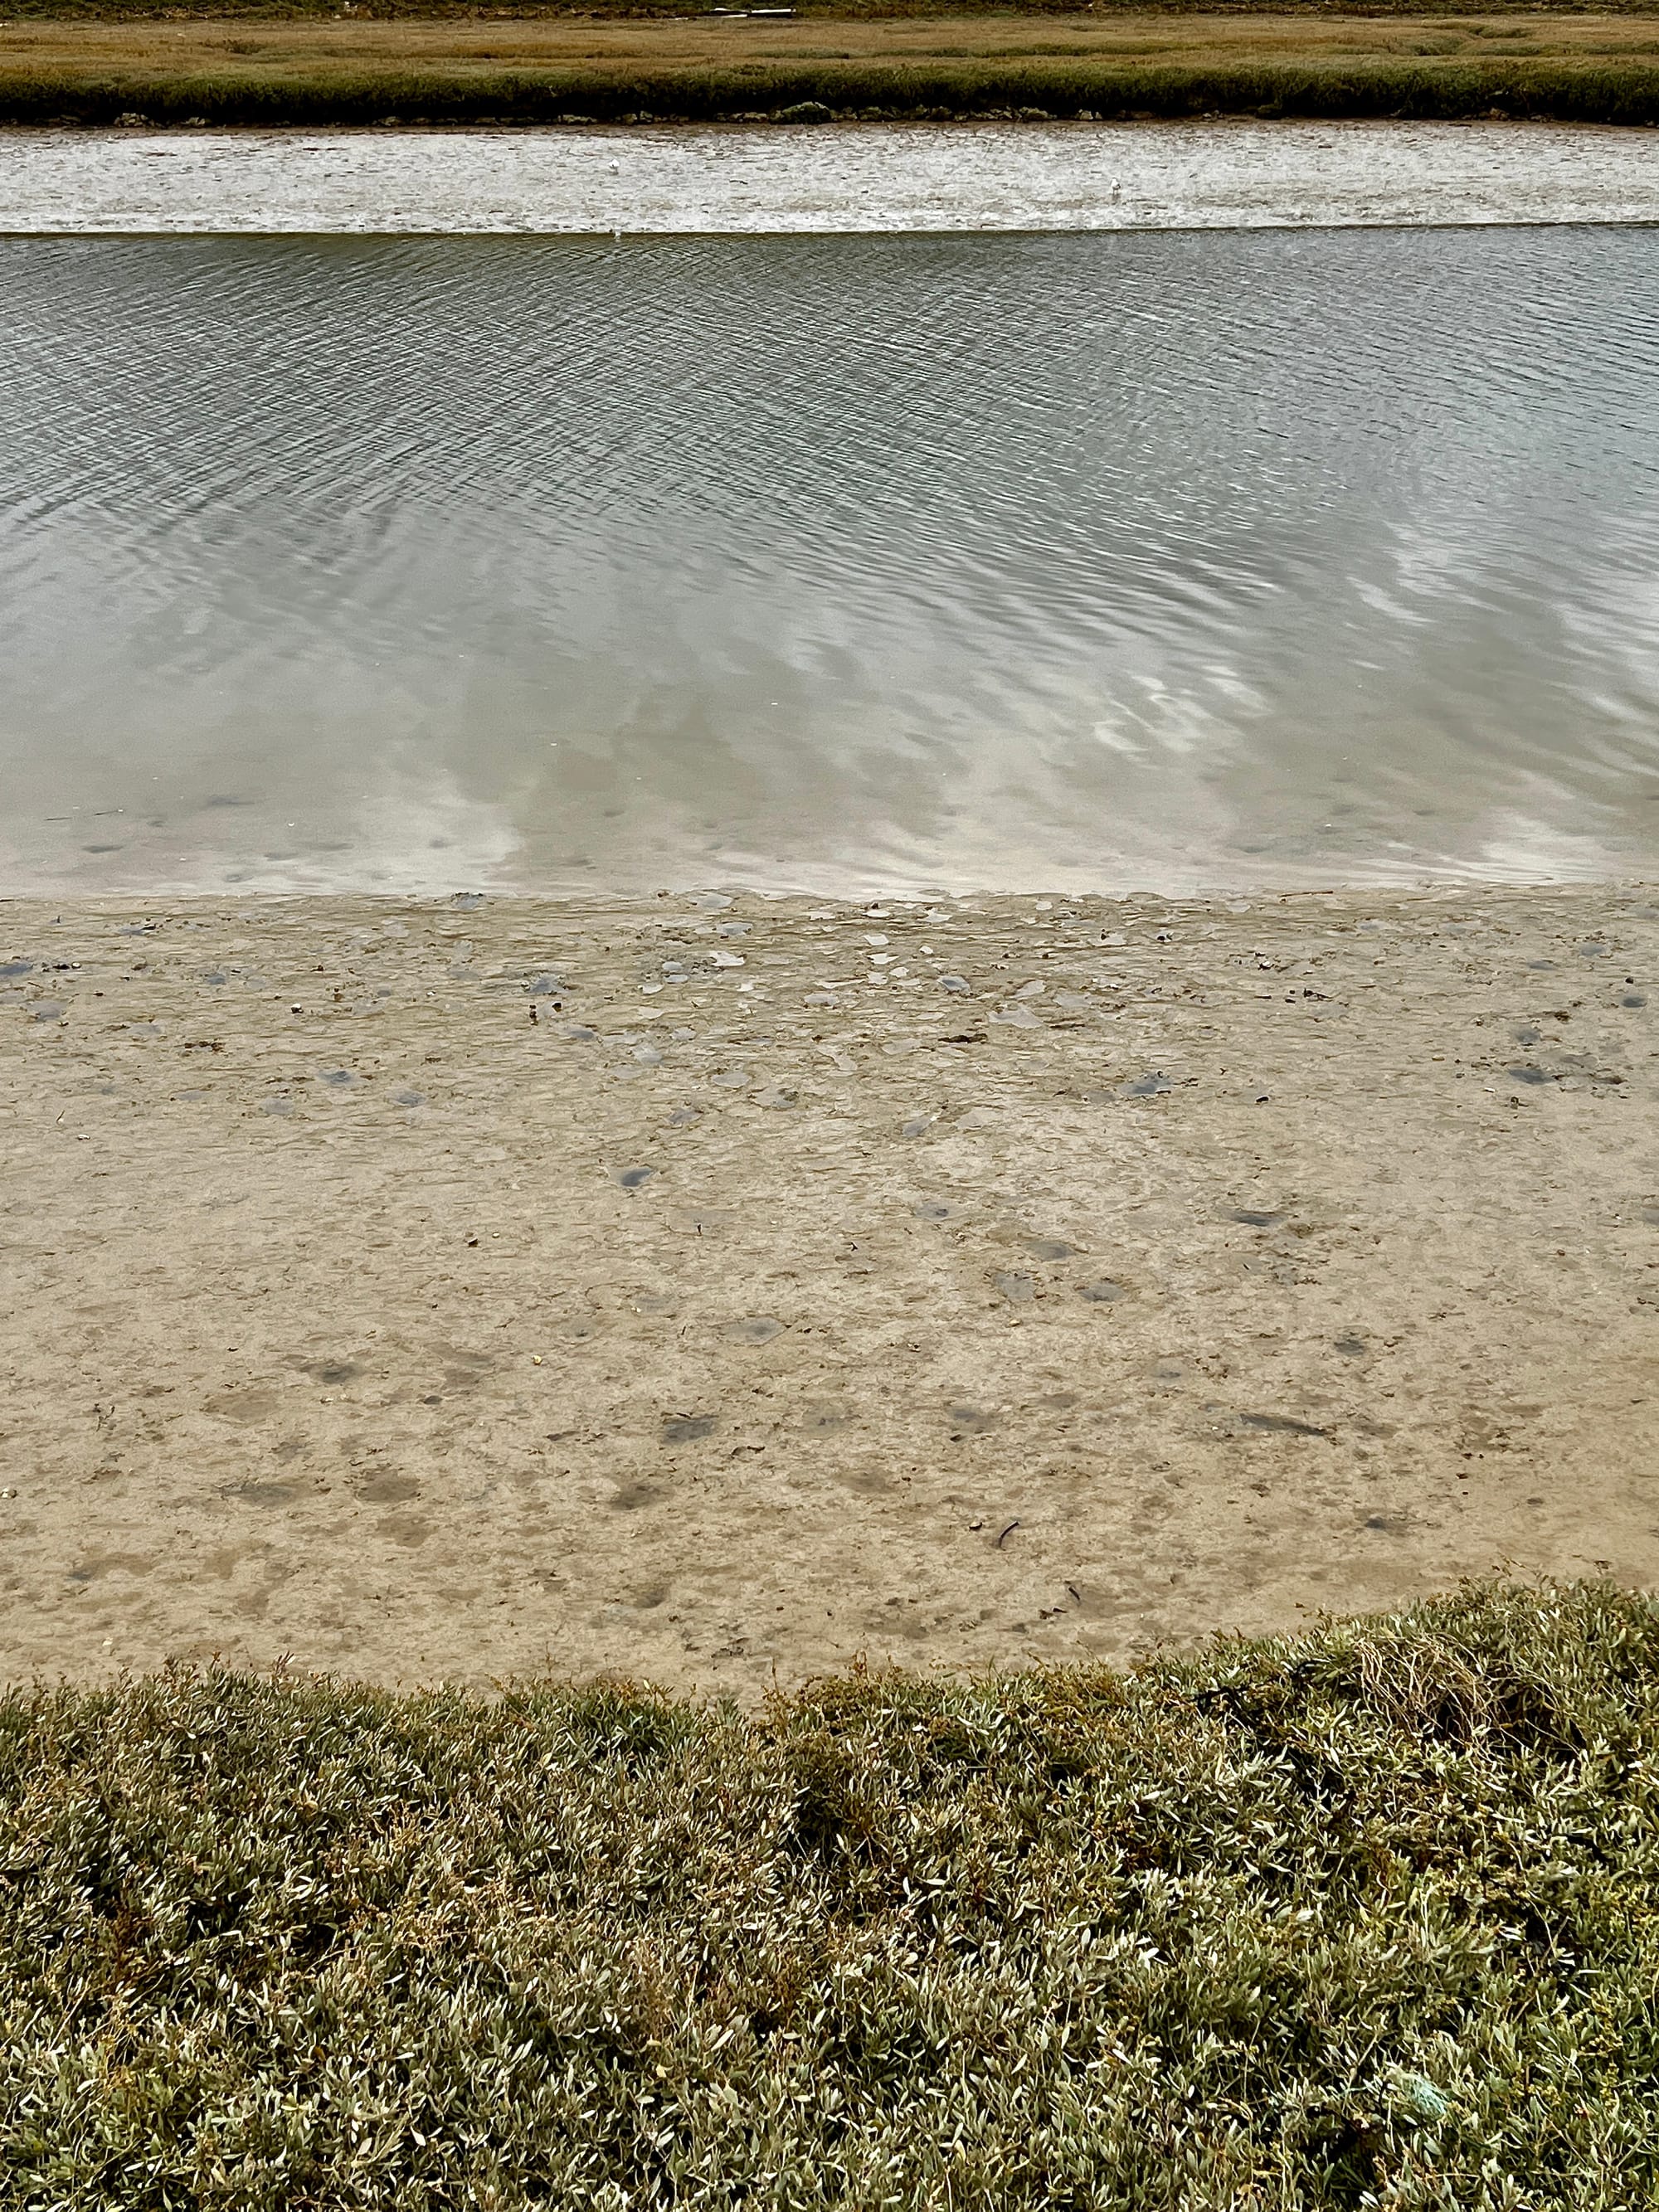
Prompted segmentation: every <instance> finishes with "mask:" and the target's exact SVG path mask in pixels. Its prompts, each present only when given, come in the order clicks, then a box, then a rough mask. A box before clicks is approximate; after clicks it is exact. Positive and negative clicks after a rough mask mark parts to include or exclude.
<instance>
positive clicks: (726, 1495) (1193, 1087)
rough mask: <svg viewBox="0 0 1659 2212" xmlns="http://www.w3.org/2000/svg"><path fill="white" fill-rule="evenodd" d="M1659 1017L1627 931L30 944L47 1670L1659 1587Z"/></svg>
mask: <svg viewBox="0 0 1659 2212" xmlns="http://www.w3.org/2000/svg"><path fill="white" fill-rule="evenodd" d="M1656 953H1659V903H1656V902H1654V900H1653V898H1652V897H1651V896H1647V895H1644V894H1643V893H1641V892H1639V891H1636V890H1628V889H1626V890H1582V889H1571V890H1538V891H1518V892H1517V891H1512V890H1503V891H1484V890H1483V891H1479V892H1474V893H1469V892H1463V893H1460V894H1457V895H1455V896H1453V895H1437V896H1426V895H1424V896H1400V895H1387V896H1380V897H1379V896H1368V897H1360V896H1346V895H1344V896H1318V895H1305V896H1297V897H1295V898H1291V899H1285V900H1260V899H1258V900H1256V901H1255V902H1252V903H1250V904H1248V905H1247V904H1245V903H1244V902H1242V901H1235V902H1231V903H1229V902H1179V903H1166V902H1160V901H1152V900H1140V901H1135V902H1125V903H1117V902H1088V901H1073V902H1040V901H1036V900H1033V899H1029V898H1028V899H1018V900H1016V899H997V900H991V899H979V900H969V901H966V902H941V903H940V904H939V905H937V906H934V907H932V908H929V907H923V906H912V907H900V906H890V907H889V908H887V909H885V910H884V911H883V912H880V913H876V914H871V913H867V912H865V911H863V910H862V909H860V908H847V907H831V906H829V904H828V903H827V902H823V903H820V904H817V905H811V904H809V902H806V901H804V900H802V901H788V902H785V901H777V902H765V901H762V900H760V899H757V898H742V899H739V900H737V901H736V902H730V903H727V902H723V901H721V900H720V899H718V898H716V897H714V896H712V895H709V896H704V897H703V898H702V899H701V900H699V899H697V898H694V897H685V896H674V897H671V898H670V897H663V898H659V899H654V900H647V901H640V902H634V903H631V904H624V903H617V904H613V905H606V904H604V903H601V902H595V903H592V904H589V905H583V906H578V905H573V904H553V903H546V902H543V903H538V902H529V901H512V900H496V899H493V898H492V899H489V900H487V901H483V902H471V901H465V902H449V903H446V904H442V905H433V904H431V903H426V904H422V903H418V902H370V901H360V900H351V899H345V898H338V899H321V898H319V899H311V900H296V901H294V902H287V903H270V904H255V905H253V906H251V907H250V906H237V905H235V904H234V903H226V904H222V905H219V904H216V905H211V906H210V905H207V904H196V905H191V904H189V903H185V904H175V905H173V906H170V907H167V908H153V907H152V908H146V907H143V906H142V905H139V904H137V903H134V902H102V903H86V904H82V905H76V906H68V907H64V908H58V907H54V906H43V905H14V906H11V907H9V908H6V909H4V919H3V940H0V954H3V958H4V962H5V964H4V966H3V967H0V996H3V1003H0V1038H3V1054H4V1064H3V1072H0V1153H3V1160H4V1186H3V1188H4V1200H3V1207H4V1233H5V1242H6V1250H7V1259H6V1267H5V1271H4V1276H5V1285H6V1289H5V1297H6V1300H7V1305H6V1310H5V1318H4V1322H3V1328H4V1347H5V1358H6V1367H7V1370H8V1375H9V1389H8V1393H7V1396H6V1400H5V1404H4V1415H3V1434H4V1453H3V1473H4V1488H5V1495H4V1497H3V1498H0V1516H3V1519H0V1526H3V1528H4V1530H5V1537H6V1541H5V1551H4V1578H5V1579H4V1588H5V1595H6V1603H5V1609H4V1614H3V1645H0V1668H3V1669H4V1671H5V1672H6V1673H7V1674H10V1675H19V1674H27V1673H29V1672H30V1671H32V1670H36V1669H39V1670H41V1671H43V1672H45V1673H47V1674H58V1673H59V1672H66V1673H70V1674H76V1675H88V1674H100V1673H101V1672H104V1671H106V1670H109V1669H112V1668H118V1667H121V1666H126V1665H135V1666H137V1665H149V1664H151V1663H154V1662H157V1661H160V1660H161V1659H163V1658H165V1657H167V1656H169V1655H173V1654H183V1655H192V1656H202V1655H204V1654H207V1653H211V1652H220V1653H222V1654H224V1655H226V1656H228V1657H229V1658H232V1659H234V1660H236V1661H238V1662H256V1663H264V1662H270V1661H271V1660H273V1659H275V1658H276V1656H278V1655H279V1654H282V1653H284V1652H286V1653H291V1654H292V1655H293V1656H294V1658H295V1661H296V1662H298V1663H300V1664H301V1665H304V1666H307V1667H327V1668H340V1669H346V1670H351V1671H355V1672H358V1673H361V1674H368V1675H373V1676H379V1677H383V1678H386V1679H387V1680H403V1679H409V1678H411V1677H421V1676H428V1677H429V1676H435V1675H464V1676H467V1677H470V1678H481V1677H489V1676H491V1675H495V1674H502V1673H506V1672H511V1671H519V1670H524V1669H526V1668H537V1667H540V1666H543V1665H547V1664H550V1665H552V1666H554V1667H556V1668H561V1669H567V1670H574V1671H575V1672H578V1673H586V1672H588V1671H590V1670H593V1669H600V1668H608V1669H616V1670H624V1671H634V1672H641V1673H645V1674H653V1675H656V1676H659V1677H660V1678H662V1679H664V1680H667V1681H670V1682H672V1683H678V1684H687V1683H696V1684H702V1685H705V1686H707V1685H712V1684H717V1683H719V1684H728V1685H731V1686H736V1687H739V1688H744V1689H747V1690H753V1689H756V1688H757V1687H758V1686H760V1685H762V1684H763V1683H764V1682H765V1681H767V1680H769V1679H770V1678H771V1676H772V1674H773V1672H774V1670H776V1671H777V1673H778V1674H780V1675H781V1677H784V1678H786V1679H793V1678H795V1677H797V1676H799V1675H800V1674H803V1673H805V1672H807V1671H809V1670H812V1669H817V1668H825V1667H829V1666H834V1665H837V1664H840V1663H842V1662H846V1661H847V1660H848V1659H850V1658H851V1657H852V1656H854V1654H856V1653H859V1652H866V1653H868V1654H870V1655H871V1656H872V1657H874V1658H877V1659H887V1658H897V1659H901V1660H902V1661H903V1662H906V1663H908V1664H912V1665H915V1664H921V1665H927V1664H930V1663H941V1662H948V1663H952V1664H978V1663H982V1662H993V1661H994V1662H1013V1661H1018V1660H1021V1659H1024V1658H1025V1657H1027V1656H1032V1655H1038V1656H1046V1657H1055V1658H1059V1657H1063V1656H1078V1655H1084V1654H1102V1655H1117V1654H1122V1653H1126V1652H1128V1651H1131V1650H1135V1649H1137V1648H1141V1647H1144V1646H1146V1645H1147V1644H1151V1643H1152V1642H1155V1641H1158V1640H1160V1639H1167V1638H1194V1637H1197V1636H1200V1635H1202V1634H1204V1633H1205V1632H1208V1631H1210V1630H1212V1629H1217V1628H1225V1627H1231V1626H1237V1627H1241V1628H1247V1629H1270V1628H1273V1627H1276V1626H1285V1625H1286V1624H1290V1623H1292V1622H1294V1621H1296V1620H1298V1619H1301V1618H1304V1616H1305V1614H1306V1613H1307V1612H1309V1611H1311V1610H1316V1609H1318V1608H1320V1607H1336V1608H1346V1607H1363V1606H1370V1605H1380V1604H1384V1603H1388V1602H1390V1601H1394V1600H1395V1599H1398V1598H1401V1597H1402V1596H1404V1595H1407V1594H1409V1593H1412V1592H1416V1591H1421V1590H1424V1589H1428V1588H1430V1587H1431V1586H1436V1585H1443V1584H1445V1583H1448V1582H1449V1581H1450V1580H1452V1579H1453V1578H1454V1577H1457V1576H1459V1575H1462V1574H1465V1573H1480V1572H1481V1571H1486V1570H1487V1569H1490V1568H1492V1567H1495V1566H1497V1565H1499V1564H1500V1563H1504V1562H1507V1563H1510V1564H1512V1565H1515V1566H1516V1567H1518V1568H1520V1569H1522V1570H1523V1571H1534V1570H1557V1571H1562V1572H1564V1573H1578V1572H1583V1571H1589V1570H1592V1569H1593V1568H1594V1566H1595V1564H1596V1563H1597V1562H1599V1561H1606V1562H1607V1563H1609V1564H1610V1565H1611V1566H1612V1568H1613V1571H1614V1572H1615V1573H1617V1574H1619V1575H1620V1576H1622V1577H1632V1578H1637V1579H1640V1580H1643V1581H1647V1582H1651V1581H1654V1580H1656V1579H1659V1498H1656V1495H1655V1485H1656V1483H1659V1465H1656V1456H1655V1452H1654V1440H1655V1434H1656V1423H1655V1409H1654V1362H1653V1351H1654V1344H1655V1340H1656V1335H1655V1333H1656V1328H1659V1145H1656V1123H1655V1117H1654V1097H1655V1091H1654V1079H1655V1073H1656V1054H1655V1045H1654V1037H1655V1030H1654V1023H1655V1014H1656V1008H1659V999H1653V998H1651V995H1650V987H1651V982H1652V979H1653V970H1654V967H1655V963H1656ZM677 975H678V977H680V978H681V979H682V980H676V976H677ZM945 977H949V978H951V979H952V981H951V983H950V984H946V983H945V981H943V980H942V979H944V978H945Z"/></svg>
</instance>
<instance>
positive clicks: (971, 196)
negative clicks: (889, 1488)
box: [0, 122, 1659, 234]
mask: <svg viewBox="0 0 1659 2212" xmlns="http://www.w3.org/2000/svg"><path fill="white" fill-rule="evenodd" d="M1538 222H1659V132H1654V131H1641V130H1634V131H1617V130H1606V129H1591V128H1584V127H1581V126H1574V125H1553V124H1513V123H1503V124H1388V123H1383V124H1376V123H1350V124H1314V123H1271V124H1262V123H1243V122H1240V123H1209V124H1176V125H1149V124H1072V125H1060V126H1053V125H1049V126H1043V125H1029V124H1027V125H1012V126H1011V125H998V124H977V125H961V124H958V125H943V126H941V125H856V126H850V127H849V126H841V127H831V128H828V129H800V128H794V129H777V128H771V129H761V130H756V129H753V128H750V129H743V128H737V127H731V126H727V127H725V128H685V127H681V128H668V127H662V128H655V129H649V128H647V129H640V128H635V129H633V130H604V129H589V130H578V129H570V128H562V129H559V128H556V129H551V130H541V131H535V130H476V131H474V130H454V131H395V132H394V131H385V130H381V131H211V132H208V131H202V132H191V133H181V132H174V133H165V132H160V131H155V132H152V131H119V132H112V131H0V233H11V234H21V233H42V232H65V231H73V232H92V231H103V232H144V231H254V232H270V231H298V232H305V231H316V232H337V231H392V232H404V233H408V232H446V231H482V232H513V231H531V232H536V231H540V232H568V233H570V232H574V233H578V234H583V233H585V234H593V233H602V232H606V231H618V232H699V231H700V232H728V233H729V232H792V231H839V232H848V231H945V230H1188V229H1191V230H1206V229H1218V228H1227V229H1231V228H1279V227H1294V226H1297V225H1302V224H1316V225H1329V224H1341V225H1352V224H1388V225H1398V224H1422V223H1437V224H1443V223H1538Z"/></svg>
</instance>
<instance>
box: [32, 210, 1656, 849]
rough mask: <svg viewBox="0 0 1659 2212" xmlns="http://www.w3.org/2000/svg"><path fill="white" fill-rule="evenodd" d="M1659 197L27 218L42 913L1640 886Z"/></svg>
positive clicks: (1646, 774) (1647, 775)
mask: <svg viewBox="0 0 1659 2212" xmlns="http://www.w3.org/2000/svg"><path fill="white" fill-rule="evenodd" d="M1656 332H1659V231H1650V230H1643V229H1637V228H1582V229H1580V228H1553V229H1513V230H1497V231H1493V230H1486V231H1482V232H1474V231H1456V230H1422V231H1325V232H1318V231H1310V232H1266V233H1220V234H1214V233H1212V234H1139V235H1115V236H1113V235H1059V234H1055V235H1000V236H996V235H979V236H973V235H969V236H937V237H926V236H923V237H915V236H910V237H872V236H865V237H841V238H837V237H795V238H772V239H766V238H743V239H737V238H730V239H719V238H699V239H629V240H617V241H605V240H601V241H595V240H580V239H550V238H542V239H479V238H468V239H432V238H427V239H327V238H305V239H299V238H289V239H252V238H241V239H229V238H220V239H212V238H171V239H169V238H149V239H120V238H100V239H52V238H41V239H12V240H0V779H3V803H0V891H12V892H15V891H39V890H46V891H59V890H77V889H78V890H125V889H140V890H156V891H161V890H217V889H220V888H222V887H224V886H236V887H240V888H241V889H242V890H291V889H342V890H349V889H355V890H376V889H383V890H415V891H447V890H454V889H457V888H463V887H473V886H480V887H486V888H488V887H495V888H501V889H510V888H520V889H526V890H553V891H559V890H565V891H571V890H590V889H595V888H599V887H601V886H603V887H605V888H607V889H612V888H623V889H645V890H648V889H653V888H657V887H661V886H669V885H674V886H679V885H685V884H714V883H720V884H753V885H758V886H762V887H770V888H785V887H796V888H802V889H807V890H820V891H825V892H837V891H849V892H850V891H865V890H878V891H879V890H888V891H893V890H901V889H903V888H907V887H908V888H932V887H936V886H939V887H949V888H967V887H988V888H1002V889H1014V888H1030V887H1032V886H1036V885H1042V886H1046V887H1048V888H1051V889H1056V890H1085V889H1099V890H1123V889H1130V888H1138V887H1146V888H1156V889H1159V890H1170V891H1175V890H1185V889H1194V888H1220V887H1227V886H1241V887H1247V886H1250V885H1261V884H1279V885H1283V886H1287V887H1288V886H1292V885H1304V884H1339V883H1382V882H1388V881H1411V880H1416V879H1419V878H1424V877H1435V878H1443V879H1445V880H1449V881H1455V880H1458V879H1474V878H1484V879H1498V880H1501V879H1510V880H1524V879H1531V878H1554V877H1595V876H1600V875H1607V874H1632V873H1640V872H1652V870H1653V866H1654V862H1655V860H1656V855H1659V366H1656V337H1655V333H1656Z"/></svg>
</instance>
